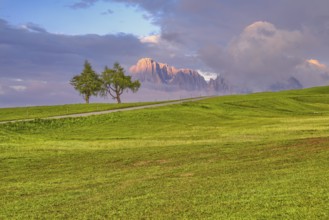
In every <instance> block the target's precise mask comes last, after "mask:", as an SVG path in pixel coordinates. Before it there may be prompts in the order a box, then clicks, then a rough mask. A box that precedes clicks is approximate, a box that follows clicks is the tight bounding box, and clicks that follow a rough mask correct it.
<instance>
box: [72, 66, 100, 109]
mask: <svg viewBox="0 0 329 220" xmlns="http://www.w3.org/2000/svg"><path fill="white" fill-rule="evenodd" d="M70 84H71V85H72V86H74V89H75V90H77V91H79V93H80V94H81V95H82V96H83V99H84V100H85V102H86V103H89V98H90V97H91V96H96V95H97V94H98V92H99V91H100V89H101V85H102V81H101V80H100V79H99V76H98V75H97V73H96V72H95V71H94V70H93V69H92V67H91V64H90V63H89V62H88V61H87V60H86V61H85V64H84V69H83V71H82V73H81V74H80V75H76V76H74V77H73V78H72V79H71V81H70Z"/></svg>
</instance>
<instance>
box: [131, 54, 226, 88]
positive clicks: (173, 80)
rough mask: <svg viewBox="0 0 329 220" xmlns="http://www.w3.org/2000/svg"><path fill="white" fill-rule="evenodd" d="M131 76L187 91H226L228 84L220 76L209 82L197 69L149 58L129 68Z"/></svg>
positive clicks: (146, 81)
mask: <svg viewBox="0 0 329 220" xmlns="http://www.w3.org/2000/svg"><path fill="white" fill-rule="evenodd" d="M130 72H131V74H132V76H133V77H134V78H136V79H138V80H140V81H141V82H142V83H148V84H153V85H157V86H158V88H161V86H163V85H167V86H172V87H174V88H177V89H182V90H188V91H211V92H226V91H227V90H228V85H227V84H226V82H225V80H224V79H223V78H222V77H217V79H215V80H213V79H212V80H210V81H209V83H208V82H207V81H206V80H205V79H204V77H203V76H201V75H200V74H199V73H198V72H197V71H195V70H192V69H176V68H175V67H172V66H169V65H168V64H163V63H158V62H156V61H154V60H153V59H151V58H143V59H140V60H139V61H138V62H137V64H136V65H134V66H132V67H131V68H130Z"/></svg>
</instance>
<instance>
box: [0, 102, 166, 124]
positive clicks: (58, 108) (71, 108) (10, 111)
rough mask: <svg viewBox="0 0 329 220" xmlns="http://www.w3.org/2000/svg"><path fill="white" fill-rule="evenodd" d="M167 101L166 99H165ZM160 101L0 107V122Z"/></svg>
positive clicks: (119, 107) (127, 106)
mask: <svg viewBox="0 0 329 220" xmlns="http://www.w3.org/2000/svg"><path fill="white" fill-rule="evenodd" d="M167 102H168V101H167ZM157 103H162V102H137V103H121V104H108V103H91V104H88V105H86V104H68V105H53V106H32V107H31V106H30V107H18V108H0V122H1V121H11V120H22V119H37V118H45V117H52V116H59V115H72V114H78V113H88V112H99V111H106V110H114V109H122V108H130V107H137V106H144V105H151V104H157Z"/></svg>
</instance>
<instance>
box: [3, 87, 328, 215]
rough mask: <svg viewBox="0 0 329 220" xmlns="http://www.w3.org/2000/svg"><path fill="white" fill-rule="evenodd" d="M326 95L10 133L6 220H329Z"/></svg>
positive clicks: (224, 100) (223, 101) (15, 127)
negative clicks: (39, 219) (57, 219)
mask: <svg viewBox="0 0 329 220" xmlns="http://www.w3.org/2000/svg"><path fill="white" fill-rule="evenodd" d="M326 91H328V92H329V88H328V87H323V88H315V89H309V90H301V91H289V92H281V93H260V94H252V95H244V96H228V97H217V98H212V99H207V100H203V101H198V102H190V103H184V104H180V105H173V106H167V107H161V108H156V109H145V110H137V111H131V112H120V113H113V114H109V115H100V116H92V117H86V118H70V119H60V120H35V121H31V122H19V123H10V124H2V125H0V179H1V185H0V191H1V195H0V207H2V208H1V209H0V218H1V219H8V218H11V219H29V218H32V219H33V218H41V219H52V218H61V219H67V218H72V219H116V218H118V219H184V218H185V219H207V218H208V219H328V218H329V210H328V208H327V207H328V204H329V190H328V189H329V173H328V169H329V163H328V161H329V105H328V104H329V101H328V100H329V95H327V93H326ZM312 97H313V98H312Z"/></svg>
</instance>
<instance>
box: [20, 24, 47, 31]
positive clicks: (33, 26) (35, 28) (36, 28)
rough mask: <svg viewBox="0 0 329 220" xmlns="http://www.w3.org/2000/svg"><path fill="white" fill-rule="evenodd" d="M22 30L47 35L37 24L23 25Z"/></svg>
mask: <svg viewBox="0 0 329 220" xmlns="http://www.w3.org/2000/svg"><path fill="white" fill-rule="evenodd" d="M21 28H22V29H25V30H27V31H31V32H39V33H46V32H47V31H46V29H44V28H42V27H40V26H39V25H37V24H34V23H27V24H23V25H21Z"/></svg>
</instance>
